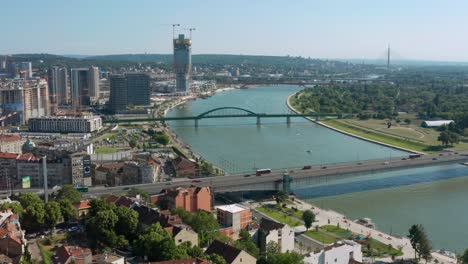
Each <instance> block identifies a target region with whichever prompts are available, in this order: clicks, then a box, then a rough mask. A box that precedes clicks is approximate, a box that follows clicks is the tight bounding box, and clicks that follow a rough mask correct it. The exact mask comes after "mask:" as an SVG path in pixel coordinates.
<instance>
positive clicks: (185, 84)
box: [174, 34, 192, 92]
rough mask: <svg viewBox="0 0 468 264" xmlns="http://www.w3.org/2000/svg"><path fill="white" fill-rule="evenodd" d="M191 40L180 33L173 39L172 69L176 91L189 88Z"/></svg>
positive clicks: (184, 90) (185, 90) (183, 90)
mask: <svg viewBox="0 0 468 264" xmlns="http://www.w3.org/2000/svg"><path fill="white" fill-rule="evenodd" d="M191 53H192V40H191V39H186V38H185V35H184V34H180V35H179V37H178V38H176V39H174V71H175V76H176V91H177V92H187V91H188V90H189V89H190V83H189V80H190V74H191V70H192V54H191Z"/></svg>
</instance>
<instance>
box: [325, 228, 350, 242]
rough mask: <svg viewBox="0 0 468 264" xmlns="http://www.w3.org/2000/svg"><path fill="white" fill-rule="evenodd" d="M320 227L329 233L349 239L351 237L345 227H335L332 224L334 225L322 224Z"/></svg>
mask: <svg viewBox="0 0 468 264" xmlns="http://www.w3.org/2000/svg"><path fill="white" fill-rule="evenodd" d="M320 228H322V229H324V230H326V231H327V232H329V233H333V234H335V235H336V236H339V237H342V238H346V239H349V238H350V237H351V235H352V233H351V231H348V230H346V229H343V228H340V227H337V226H334V225H325V226H322V227H320Z"/></svg>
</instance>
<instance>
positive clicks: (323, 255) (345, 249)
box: [304, 240, 362, 264]
mask: <svg viewBox="0 0 468 264" xmlns="http://www.w3.org/2000/svg"><path fill="white" fill-rule="evenodd" d="M356 262H357V263H362V251H361V244H359V243H357V242H354V241H351V240H342V241H339V242H337V243H335V244H333V245H331V246H327V247H325V248H322V249H320V250H317V251H314V252H311V253H309V254H307V255H305V256H304V263H305V264H332V263H333V264H350V263H356Z"/></svg>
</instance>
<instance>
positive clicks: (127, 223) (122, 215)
mask: <svg viewBox="0 0 468 264" xmlns="http://www.w3.org/2000/svg"><path fill="white" fill-rule="evenodd" d="M115 213H116V215H117V218H118V220H117V223H116V224H115V227H114V228H115V231H116V233H117V234H119V235H123V236H124V237H125V238H127V239H128V240H133V238H135V236H136V231H137V227H138V213H137V212H136V211H135V210H132V209H130V208H127V207H125V206H118V207H117V208H115Z"/></svg>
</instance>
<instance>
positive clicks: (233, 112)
mask: <svg viewBox="0 0 468 264" xmlns="http://www.w3.org/2000/svg"><path fill="white" fill-rule="evenodd" d="M324 116H333V117H338V118H343V117H346V116H349V114H341V113H307V114H298V113H293V112H292V113H285V114H267V113H256V112H253V111H251V110H248V109H244V108H240V107H231V106H229V107H219V108H215V109H211V110H208V111H206V112H203V113H201V114H199V115H196V116H179V117H151V118H150V117H148V118H130V119H109V118H108V119H104V120H103V122H104V123H110V124H112V123H144V122H155V121H159V122H165V121H176V120H194V121H195V126H198V121H199V120H201V119H207V118H239V117H251V118H252V117H253V118H257V125H260V124H261V119H262V118H280V117H284V118H286V123H287V124H290V123H291V117H312V118H315V120H320V117H324Z"/></svg>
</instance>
